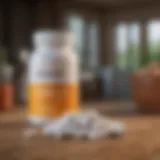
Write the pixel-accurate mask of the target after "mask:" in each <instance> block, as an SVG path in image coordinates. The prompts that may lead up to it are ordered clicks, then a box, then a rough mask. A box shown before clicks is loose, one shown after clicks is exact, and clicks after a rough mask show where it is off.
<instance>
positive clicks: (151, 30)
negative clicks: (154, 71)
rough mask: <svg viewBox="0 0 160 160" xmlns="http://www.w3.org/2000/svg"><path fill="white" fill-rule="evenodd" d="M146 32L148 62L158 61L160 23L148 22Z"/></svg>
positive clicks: (159, 54)
mask: <svg viewBox="0 0 160 160" xmlns="http://www.w3.org/2000/svg"><path fill="white" fill-rule="evenodd" d="M147 32H148V37H147V40H148V53H149V61H153V60H160V21H150V22H149V23H148V27H147Z"/></svg>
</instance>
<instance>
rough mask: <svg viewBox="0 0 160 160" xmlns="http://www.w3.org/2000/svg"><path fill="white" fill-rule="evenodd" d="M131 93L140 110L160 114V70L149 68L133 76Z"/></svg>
mask: <svg viewBox="0 0 160 160" xmlns="http://www.w3.org/2000/svg"><path fill="white" fill-rule="evenodd" d="M130 82H131V93H132V98H133V100H134V101H135V102H136V103H137V104H138V106H139V109H140V110H143V111H150V112H157V111H159V112H160V68H159V67H157V66H155V67H154V66H153V65H152V66H151V67H147V68H145V69H143V70H139V71H138V72H136V73H133V74H132V76H131V80H130Z"/></svg>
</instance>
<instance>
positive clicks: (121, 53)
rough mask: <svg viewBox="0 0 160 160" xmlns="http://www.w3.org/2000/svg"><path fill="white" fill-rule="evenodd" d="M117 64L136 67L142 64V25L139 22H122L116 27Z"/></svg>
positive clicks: (120, 66)
mask: <svg viewBox="0 0 160 160" xmlns="http://www.w3.org/2000/svg"><path fill="white" fill-rule="evenodd" d="M115 43H116V44H115V45H116V57H115V59H116V61H115V62H116V66H117V67H119V68H121V69H127V68H131V69H136V68H138V67H139V64H140V27H139V25H138V24H137V23H121V24H118V25H117V27H116V42H115Z"/></svg>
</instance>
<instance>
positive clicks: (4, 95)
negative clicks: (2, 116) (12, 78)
mask: <svg viewBox="0 0 160 160" xmlns="http://www.w3.org/2000/svg"><path fill="white" fill-rule="evenodd" d="M13 107H14V85H13V84H11V83H6V84H1V85H0V108H1V109H5V110H8V109H12V108H13Z"/></svg>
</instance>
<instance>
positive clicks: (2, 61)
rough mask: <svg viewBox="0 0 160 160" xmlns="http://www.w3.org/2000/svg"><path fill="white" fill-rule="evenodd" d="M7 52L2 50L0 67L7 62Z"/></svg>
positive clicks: (0, 52)
mask: <svg viewBox="0 0 160 160" xmlns="http://www.w3.org/2000/svg"><path fill="white" fill-rule="evenodd" d="M7 58H8V57H7V51H6V50H5V49H1V50H0V66H1V65H3V64H5V63H6V62H7Z"/></svg>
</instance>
